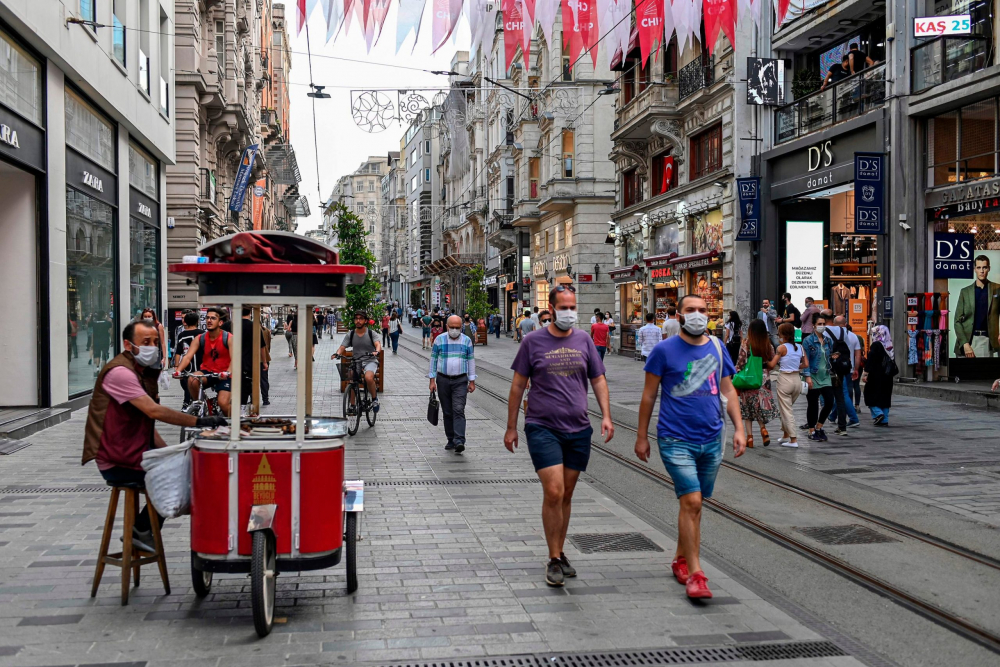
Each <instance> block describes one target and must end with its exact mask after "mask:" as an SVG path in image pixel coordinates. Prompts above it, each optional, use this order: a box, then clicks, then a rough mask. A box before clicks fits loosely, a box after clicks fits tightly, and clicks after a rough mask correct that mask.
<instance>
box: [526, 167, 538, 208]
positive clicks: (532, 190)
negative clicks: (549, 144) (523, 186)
mask: <svg viewBox="0 0 1000 667" xmlns="http://www.w3.org/2000/svg"><path fill="white" fill-rule="evenodd" d="M528 199H538V158H536V157H532V158H528Z"/></svg>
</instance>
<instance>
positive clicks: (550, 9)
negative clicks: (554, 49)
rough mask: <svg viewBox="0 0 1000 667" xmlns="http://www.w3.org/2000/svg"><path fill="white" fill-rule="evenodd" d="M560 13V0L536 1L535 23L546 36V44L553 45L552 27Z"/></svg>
mask: <svg viewBox="0 0 1000 667" xmlns="http://www.w3.org/2000/svg"><path fill="white" fill-rule="evenodd" d="M558 12H559V0H535V21H537V22H538V27H539V28H541V29H542V34H543V35H545V43H546V44H548V45H550V46H551V45H552V26H554V25H555V22H556V14H557V13H558Z"/></svg>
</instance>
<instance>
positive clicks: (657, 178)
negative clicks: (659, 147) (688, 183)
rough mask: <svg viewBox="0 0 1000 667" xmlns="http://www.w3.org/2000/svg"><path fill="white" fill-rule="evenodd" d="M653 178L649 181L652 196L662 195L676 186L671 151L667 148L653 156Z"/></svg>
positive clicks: (675, 171) (675, 173) (675, 172)
mask: <svg viewBox="0 0 1000 667" xmlns="http://www.w3.org/2000/svg"><path fill="white" fill-rule="evenodd" d="M652 162H653V164H652V167H653V169H652V171H653V180H652V183H650V186H651V187H652V191H653V196H654V197H655V196H656V195H662V194H663V193H664V192H666V191H667V190H670V189H671V188H676V187H677V170H676V169H675V166H676V165H675V164H674V156H673V154H672V151H670V150H667V151H664V152H663V153H660V154H659V155H656V156H654V157H653V160H652Z"/></svg>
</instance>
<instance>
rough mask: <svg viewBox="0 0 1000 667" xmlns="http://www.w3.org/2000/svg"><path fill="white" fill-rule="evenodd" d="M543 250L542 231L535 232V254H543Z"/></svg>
mask: <svg viewBox="0 0 1000 667" xmlns="http://www.w3.org/2000/svg"><path fill="white" fill-rule="evenodd" d="M541 252H542V233H541V232H537V233H536V234H535V254H536V255H538V254H541Z"/></svg>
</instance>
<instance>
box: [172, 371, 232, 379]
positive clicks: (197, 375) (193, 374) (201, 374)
mask: <svg viewBox="0 0 1000 667" xmlns="http://www.w3.org/2000/svg"><path fill="white" fill-rule="evenodd" d="M174 377H175V378H188V377H192V378H219V379H220V380H228V379H229V378H230V377H232V373H230V372H229V371H223V372H221V373H205V372H201V371H184V372H183V373H180V372H177V371H174Z"/></svg>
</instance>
